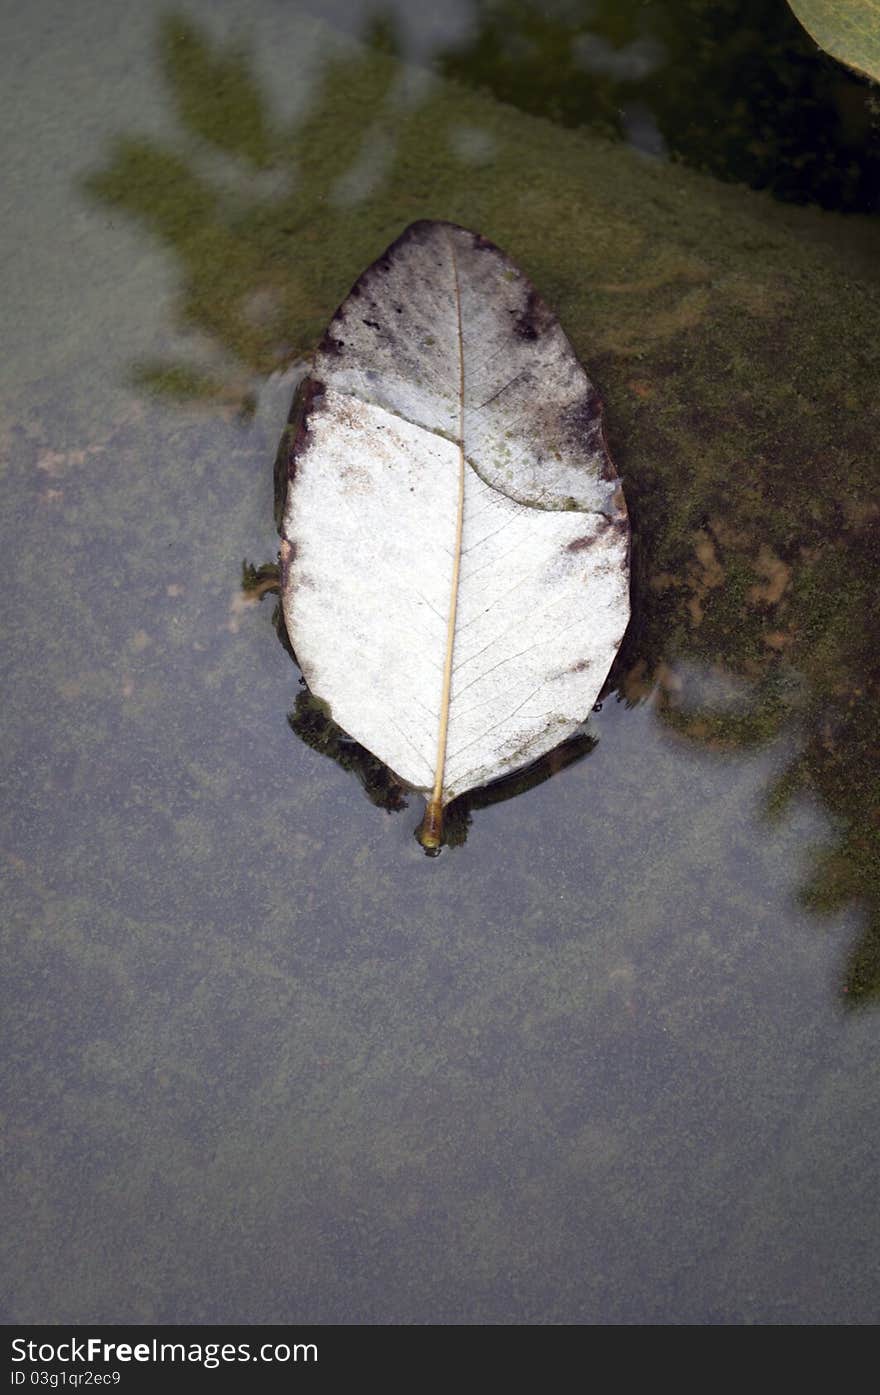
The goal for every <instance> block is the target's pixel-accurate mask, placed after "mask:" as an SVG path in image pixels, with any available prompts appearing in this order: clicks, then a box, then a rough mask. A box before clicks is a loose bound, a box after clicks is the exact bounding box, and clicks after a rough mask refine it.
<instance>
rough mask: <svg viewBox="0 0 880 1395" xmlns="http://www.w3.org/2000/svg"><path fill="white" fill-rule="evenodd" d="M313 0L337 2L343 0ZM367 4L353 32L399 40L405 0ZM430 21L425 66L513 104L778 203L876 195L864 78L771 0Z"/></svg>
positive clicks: (564, 2)
mask: <svg viewBox="0 0 880 1395" xmlns="http://www.w3.org/2000/svg"><path fill="white" fill-rule="evenodd" d="M313 8H314V9H315V12H316V13H326V12H327V10H328V8H329V10H330V13H331V14H333V17H334V20H337V19H338V22H340V23H345V17H346V15H350V14H351V5H350V3H349V0H336V3H334V0H329V5H328V0H322V3H321V4H320V5H317V4H316V5H315V6H314V7H313ZM337 10H338V14H337ZM369 14H370V18H369V19H368V21H367V22H366V24H365V25H364V26H362V27H363V35H362V37H363V38H364V39H365V40H366V41H367V42H369V43H371V44H373V45H374V46H376V47H378V48H382V49H384V50H385V51H386V52H388V53H391V54H394V55H395V56H397V57H406V56H408V52H409V50H410V49H411V48H412V47H413V43H412V40H413V38H414V37H415V36H414V34H413V29H414V23H413V19H412V16H411V15H410V14H408V12H407V3H406V0H397V3H396V4H395V3H388V0H385V3H384V4H383V3H378V4H377V5H376V6H375V8H374V9H373V10H372V11H371V12H369ZM349 22H350V21H349ZM438 28H439V32H438V33H436V34H434V35H433V36H432V42H431V54H430V61H431V63H432V67H433V68H434V70H435V71H436V72H438V73H441V74H442V75H443V76H444V77H449V78H454V79H456V80H457V81H459V82H465V83H467V84H468V85H470V86H473V87H477V88H480V89H482V90H484V91H485V90H488V91H490V92H491V93H492V94H493V96H495V97H497V98H498V99H499V100H500V101H502V102H509V103H510V104H511V105H512V106H515V107H519V108H520V109H521V110H523V111H529V112H533V113H534V114H535V115H537V116H544V117H549V118H550V119H551V120H553V121H556V122H559V123H560V124H562V125H564V126H571V127H576V126H586V127H589V128H590V129H592V130H594V131H596V132H597V133H600V134H602V135H606V136H609V137H611V138H613V139H620V140H624V141H626V142H627V143H628V144H630V145H632V146H634V147H635V148H636V149H639V150H641V151H643V152H644V153H645V154H650V155H660V156H669V157H671V158H672V159H676V160H681V161H682V162H683V163H685V164H687V165H690V166H691V167H692V168H694V169H701V170H706V171H707V172H709V173H711V174H714V175H716V176H717V177H718V178H720V179H725V180H730V181H732V182H734V183H743V184H748V185H749V186H750V187H751V188H753V189H769V190H770V191H771V192H772V193H773V194H775V195H776V196H777V197H778V198H781V199H785V200H788V201H791V202H794V203H817V204H820V205H821V206H822V207H824V208H836V209H840V210H844V211H848V212H870V211H873V210H876V209H877V208H878V189H880V100H878V96H877V90H876V88H875V87H874V86H873V85H872V84H871V83H870V82H868V81H866V80H864V79H862V78H860V77H858V76H856V75H855V74H854V73H852V72H851V71H849V70H848V69H846V68H844V67H842V66H841V64H839V63H837V62H835V60H834V59H833V58H831V57H829V56H828V55H826V54H823V53H821V52H820V51H818V50H817V47H816V44H815V42H814V41H813V40H812V39H811V37H810V36H809V35H808V34H807V32H806V31H805V30H804V28H803V27H802V26H801V25H800V24H799V23H798V21H797V19H795V17H794V15H793V14H792V12H791V10H790V9H789V7H788V5H787V4H786V3H780V4H767V0H663V2H662V3H656V0H655V2H654V3H652V0H647V3H646V0H552V2H551V3H549V4H547V3H543V4H536V3H535V0H472V4H471V5H470V16H469V18H468V19H466V20H465V19H462V17H460V16H459V17H458V22H457V23H456V24H449V25H447V32H446V33H444V31H443V26H442V24H439V25H438ZM450 29H451V30H453V32H448V31H449V30H450ZM455 30H457V31H458V32H454V31H455Z"/></svg>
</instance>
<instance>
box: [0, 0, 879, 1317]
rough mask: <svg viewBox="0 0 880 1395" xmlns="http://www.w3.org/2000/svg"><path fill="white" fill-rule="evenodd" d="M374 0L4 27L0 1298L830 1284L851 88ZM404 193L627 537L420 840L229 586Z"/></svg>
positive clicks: (761, 54)
mask: <svg viewBox="0 0 880 1395" xmlns="http://www.w3.org/2000/svg"><path fill="white" fill-rule="evenodd" d="M413 8H414V7H406V6H403V5H398V6H396V7H394V6H391V7H386V8H385V9H384V11H382V13H381V14H379V15H378V17H377V15H376V14H375V13H372V12H371V10H370V7H369V6H367V5H366V4H364V5H356V4H353V3H345V4H343V3H332V4H328V5H324V6H318V5H312V6H297V5H293V4H285V3H281V0H260V3H258V4H255V5H253V6H251V7H250V8H249V10H248V14H247V18H246V20H245V19H244V18H243V12H242V10H241V7H240V6H238V5H236V4H234V3H232V0H228V3H226V2H225V0H224V3H221V4H217V3H211V4H208V3H207V0H205V2H204V3H195V0H193V2H192V3H186V4H184V5H181V6H180V7H179V8H177V9H176V10H174V11H171V12H169V11H168V10H167V9H166V7H165V6H164V5H163V6H160V5H158V4H152V3H148V4H143V3H140V4H138V5H135V4H133V3H130V0H122V3H120V0H115V3H113V4H110V3H109V2H108V0H105V3H94V2H93V3H90V4H83V5H80V6H77V7H70V6H67V5H62V4H61V3H53V0H42V3H40V4H37V5H33V6H31V7H28V8H27V9H24V8H21V7H19V6H16V5H6V6H4V7H3V10H2V23H3V33H4V43H3V45H2V50H0V51H2V64H3V70H4V71H3V82H2V87H0V91H2V93H3V96H2V102H3V104H4V107H5V117H6V127H7V131H8V133H9V134H8V136H7V157H6V164H7V168H6V176H5V178H4V187H3V195H2V204H0V222H2V228H3V239H2V241H3V267H2V278H3V298H4V307H5V332H4V344H5V352H4V354H3V356H2V364H0V413H2V419H0V444H2V462H3V495H2V499H3V508H2V527H3V557H4V560H5V562H6V580H5V586H4V599H5V607H4V621H5V635H4V654H5V658H6V662H5V664H4V672H5V676H6V680H7V682H6V688H5V694H4V705H3V737H4V739H3V765H4V777H5V778H4V785H5V792H6V798H5V801H4V812H3V816H2V841H0V852H2V860H3V874H4V891H3V904H4V913H3V922H2V923H3V930H4V939H5V949H4V956H5V970H6V971H5V974H4V988H3V994H4V999H5V1029H4V1030H5V1036H6V1042H7V1049H6V1051H5V1053H4V1055H5V1063H6V1064H5V1079H4V1111H5V1113H4V1136H3V1148H4V1160H3V1171H4V1177H5V1179H6V1186H5V1188H4V1192H5V1197H4V1206H5V1207H6V1208H8V1214H7V1217H6V1219H5V1221H4V1224H3V1226H2V1235H3V1241H2V1245H3V1250H4V1255H3V1264H2V1272H3V1274H4V1276H5V1279H4V1282H5V1285H6V1291H5V1294H4V1299H3V1316H4V1320H6V1321H44V1322H62V1321H86V1320H91V1321H105V1322H106V1321H110V1320H115V1321H132V1322H152V1321H165V1322H186V1321H198V1320H204V1321H211V1322H223V1321H234V1320H238V1321H242V1322H247V1321H286V1320H291V1321H317V1322H428V1321H439V1322H475V1321H487V1322H594V1323H595V1322H606V1323H607V1322H639V1321H649V1322H743V1321H746V1322H793V1321H812V1322H819V1321H830V1322H845V1321H849V1322H868V1321H872V1320H874V1319H875V1318H876V1315H877V1308H878V1300H880V1259H878V1255H880V1243H878V1242H880V1233H878V1221H877V1214H876V1207H874V1206H873V1204H871V1201H870V1198H872V1197H873V1194H874V1190H875V1182H876V1158H877V1150H878V1143H880V1139H878V1133H880V1126H878V1122H877V1121H878V1109H877V1106H878V1102H880V1101H878V1095H880V1089H878V1087H880V1069H878V1064H877V1062H878V1052H877V1032H878V1019H877V1017H876V1013H875V1010H874V1003H875V1002H876V998H877V995H878V992H880V921H878V897H880V879H878V848H877V836H878V834H877V829H878V824H877V808H878V793H877V765H876V750H875V742H874V733H875V731H876V717H877V678H876V638H877V635H876V627H877V622H876V618H875V612H876V604H875V596H876V532H875V530H876V520H877V512H878V511H877V507H876V502H875V501H876V458H875V442H876V439H877V434H878V430H880V423H878V420H877V414H878V407H877V402H876V400H875V399H876V392H875V384H876V377H877V367H878V364H877V357H878V354H877V349H876V334H875V327H876V323H877V311H878V299H880V296H878V286H877V275H876V271H877V265H878V263H877V243H878V235H880V234H878V223H877V222H876V220H875V219H874V217H872V216H871V215H872V210H873V208H874V206H875V195H876V188H877V185H876V182H875V173H876V170H877V158H878V157H877V148H876V125H875V124H872V122H874V115H873V114H872V112H873V109H872V108H871V105H870V101H869V94H868V89H867V88H866V87H865V86H864V85H863V84H861V83H859V82H858V81H856V80H855V79H852V78H849V77H848V76H847V75H846V74H845V73H843V72H842V71H841V70H839V69H837V68H836V67H835V66H834V65H833V64H832V63H831V61H830V60H828V59H825V58H823V57H822V55H820V54H817V53H816V52H815V49H814V47H812V46H811V45H810V44H809V43H808V42H807V43H806V44H804V41H803V39H802V36H800V31H799V30H798V29H797V26H796V24H794V22H793V21H790V22H789V21H788V20H787V19H786V22H785V25H784V26H783V27H782V28H780V27H779V26H778V25H777V26H776V27H773V28H772V32H771V30H770V29H765V30H762V29H761V27H760V25H759V24H758V23H757V21H755V22H752V17H751V11H752V9H754V7H747V8H749V15H750V21H749V25H747V26H741V27H740V29H737V27H736V25H735V24H734V23H733V21H731V22H730V26H729V28H730V34H727V33H726V31H725V33H716V34H714V35H711V36H710V37H709V39H706V38H705V36H703V39H701V41H700V43H695V42H693V38H694V36H693V34H692V33H690V32H689V31H688V32H687V33H685V32H684V30H683V26H685V25H686V23H687V24H691V25H692V24H694V23H696V22H697V21H696V20H695V19H694V16H695V15H697V16H699V15H700V14H701V13H703V11H701V9H700V7H699V6H693V5H690V6H685V5H679V4H676V3H673V0H670V3H668V4H666V5H662V6H661V5H642V6H636V5H624V6H617V7H615V9H614V11H613V13H612V11H611V7H609V6H604V5H600V4H594V5H589V4H580V5H577V4H573V3H572V4H559V5H551V6H547V5H542V6H540V7H535V6H529V5H527V4H518V5H517V4H512V5H509V6H507V7H506V9H505V7H504V6H502V5H488V4H483V5H476V4H474V3H471V0H456V3H454V4H449V5H444V6H443V7H442V8H441V7H438V9H437V11H436V13H435V12H434V11H432V10H430V8H429V7H427V8H425V10H424V14H423V15H422V18H421V22H420V23H419V24H418V25H415V24H413V22H412V17H411V16H412V10H413ZM714 10H715V12H716V14H721V15H722V16H727V18H728V19H729V16H730V10H731V7H730V6H726V5H724V6H715V7H714ZM420 12H421V7H420ZM508 12H509V13H508ZM725 22H726V21H725ZM786 26H788V27H786ZM722 28H723V26H722ZM502 31H503V35H504V36H505V37H504V38H503V41H502ZM731 36H732V37H731ZM728 42H729V43H730V44H732V45H733V49H734V50H735V52H733V53H731V52H730V51H729V50H728V48H727V47H726V45H727V44H728ZM743 44H745V47H746V49H747V51H748V52H749V53H750V54H751V55H753V56H754V57H755V63H754V64H753V67H752V69H751V70H750V71H751V72H752V81H751V85H749V84H746V85H745V87H744V88H743V90H742V92H741V93H740V94H739V95H738V97H737V100H736V102H733V101H731V102H727V103H726V104H725V103H720V104H719V108H718V110H717V111H716V110H714V109H713V108H712V105H711V102H710V100H709V97H708V95H707V96H706V99H705V101H704V103H703V106H704V108H705V110H706V111H707V112H708V113H709V114H708V115H707V116H706V120H705V121H703V122H702V124H701V123H698V122H696V118H695V112H696V111H697V109H698V107H699V103H698V102H697V96H698V95H699V91H700V84H701V83H702V84H703V88H702V90H703V92H704V93H705V94H709V93H710V92H713V93H714V92H715V91H716V90H717V89H718V87H719V82H720V79H719V77H718V74H719V73H724V74H727V78H726V80H727V82H728V83H730V82H732V81H733V79H732V78H731V77H730V74H731V72H732V71H733V68H732V67H731V64H732V63H733V62H734V60H735V59H736V61H740V62H741V59H742V47H743ZM737 45H739V46H738V47H737ZM695 52H698V53H699V54H701V55H702V56H701V63H702V64H703V66H702V67H701V66H699V65H695V66H688V63H687V55H688V54H689V53H695ZM560 55H561V56H560ZM737 55H738V57H737ZM759 60H760V61H759ZM761 64H763V67H762V66H761ZM737 71H742V67H740V69H738V70H737ZM553 73H555V74H556V77H555V79H553V80H551V76H550V75H551V74H553ZM685 75H686V76H687V77H688V82H685V81H684V77H685ZM688 84H690V85H688ZM774 84H776V85H777V86H778V87H779V88H780V90H784V91H785V92H786V93H787V94H788V96H789V99H790V105H789V106H787V107H785V108H784V111H783V113H782V116H781V117H780V119H779V120H778V121H776V124H775V125H774V124H773V123H772V122H771V121H770V120H769V118H768V117H767V110H768V109H769V108H770V107H773V106H774V103H773V102H772V101H771V100H770V98H769V97H768V95H767V94H768V92H769V93H770V95H771V96H772V94H773V91H774V90H775V88H774ZM722 90H726V89H724V88H722ZM676 92H678V93H679V94H680V98H679V101H678V105H676V100H675V97H674V94H675V93H676ZM866 94H868V95H866ZM722 108H723V110H722ZM777 108H778V103H777ZM724 111H727V112H732V113H733V116H732V119H731V123H730V125H729V126H725V125H724V122H723V119H722V117H723V112H724ZM798 123H800V124H798ZM795 128H796V129H797V130H798V131H799V133H800V134H799V136H798V137H795V136H794V135H793V134H792V131H793V130H794V129H795ZM817 133H818V134H817ZM745 184H750V185H752V186H753V188H755V189H760V190H763V191H764V192H762V193H754V192H750V191H749V190H748V189H746V188H745V187H744V186H745ZM774 196H775V197H774ZM810 203H814V204H817V205H821V209H820V208H818V207H803V206H802V205H805V204H810ZM841 210H842V211H841ZM418 217H448V218H451V219H453V220H454V221H457V222H460V223H463V224H465V225H466V226H471V227H474V228H478V229H479V230H480V231H482V232H484V233H485V234H486V235H487V236H489V237H491V238H493V240H495V241H497V242H499V243H500V244H501V245H502V246H504V247H505V249H506V250H507V251H509V252H510V253H511V255H513V256H514V257H515V259H516V260H517V262H518V263H519V264H520V265H521V266H522V267H523V268H524V270H525V271H526V272H527V273H529V274H530V275H531V276H532V278H533V279H534V280H535V281H536V283H537V284H538V285H539V287H540V288H541V290H542V291H543V292H544V294H545V295H546V297H547V299H548V301H549V302H550V304H551V305H552V306H553V308H554V309H555V310H556V311H557V312H558V314H559V316H560V319H561V320H562V323H563V325H564V326H565V328H566V329H567V330H568V332H569V334H570V336H571V338H572V340H573V342H574V344H575V347H576V348H577V350H578V352H579V353H580V354H581V356H582V357H583V359H584V361H585V363H586V364H587V367H588V370H589V371H590V372H591V374H592V375H593V376H594V378H595V380H596V382H597V383H598V385H599V387H600V389H601V391H602V393H603V396H604V397H605V400H606V409H607V418H608V430H609V439H610V444H611V449H612V452H613V453H614V455H615V459H616V461H617V464H618V467H619V469H620V470H621V473H622V474H623V476H624V480H625V486H626V489H627V495H628V499H629V502H630V507H631V511H632V514H633V520H634V529H635V550H634V598H633V599H634V621H633V624H632V627H631V630H630V634H629V637H628V640H627V642H626V644H625V646H624V650H623V652H622V654H621V656H620V660H619V662H618V664H617V665H616V666H615V670H614V672H613V674H612V677H611V682H610V685H609V692H608V694H607V695H606V697H605V700H604V702H603V704H602V707H601V710H599V711H597V712H596V713H594V714H593V715H592V716H591V718H590V720H589V725H588V728H586V729H585V733H584V737H583V739H582V740H581V741H580V743H579V744H577V746H576V747H573V748H571V749H570V750H569V751H568V752H563V753H561V755H560V756H559V757H558V758H557V759H556V760H555V761H554V762H550V763H549V764H548V765H547V766H546V767H544V768H542V769H541V770H539V771H536V772H534V774H533V775H532V776H531V777H530V778H529V779H527V780H524V781H521V782H520V783H519V784H518V785H517V784H514V785H513V786H508V787H506V788H504V789H502V790H500V791H494V792H492V791H490V792H487V794H486V795H485V796H484V797H482V798H481V799H476V800H474V801H473V802H472V805H471V806H470V807H469V808H467V809H464V810H460V811H459V818H458V822H457V824H456V826H455V839H454V842H455V845H454V846H452V847H450V848H448V849H446V850H445V851H444V853H443V854H442V856H440V857H439V858H437V859H436V860H433V861H432V860H428V859H426V858H425V857H424V856H423V855H422V853H421V851H420V849H419V847H418V845H417V844H416V842H415V840H414V838H413V830H414V828H415V826H416V824H417V823H418V820H419V818H420V816H421V809H420V808H419V807H417V806H418V804H419V801H418V800H417V799H411V800H410V801H409V804H408V805H407V806H406V807H403V808H400V807H393V806H395V805H399V804H400V800H399V799H396V800H395V799H394V798H393V797H389V791H388V786H387V782H385V783H383V779H382V776H381V772H378V773H377V771H376V770H375V769H374V768H372V767H370V766H369V764H366V763H364V761H363V760H362V759H361V757H360V755H359V753H358V752H357V751H355V750H353V749H352V748H351V746H350V744H349V743H347V742H346V741H345V740H344V738H343V737H342V736H341V735H340V734H339V733H338V732H334V731H333V730H331V729H329V728H327V727H326V726H325V725H322V723H321V722H320V721H319V720H316V719H315V714H314V713H313V712H310V709H309V703H308V697H307V695H305V694H304V693H303V690H302V688H301V687H300V685H299V682H298V672H297V670H296V668H295V665H294V664H293V663H292V661H291V658H290V656H289V654H288V653H287V651H286V650H285V648H284V647H283V645H282V644H280V643H279V642H278V636H277V634H276V630H275V627H274V625H273V618H272V606H273V598H272V596H271V594H267V595H265V596H264V597H263V598H262V599H260V598H259V597H260V591H259V590H257V591H254V590H246V589H243V588H242V584H241V582H242V570H243V569H242V562H243V560H244V561H246V562H247V563H248V564H249V565H250V567H251V568H254V567H257V568H258V567H259V566H260V565H261V564H264V563H267V564H268V563H271V562H272V561H273V560H274V557H275V551H276V547H277V538H276V534H275V531H274V526H273V481H272V462H273V457H274V453H275V448H276V445H277V441H278V438H279V436H280V434H281V430H282V427H283V424H284V420H285V416H286V412H287V408H288V405H289V399H290V396H291V391H292V386H293V384H294V382H295V381H296V378H297V375H298V374H299V373H301V371H302V362H303V356H304V355H306V354H307V353H308V350H309V347H310V345H311V344H313V343H314V342H315V339H316V337H317V336H318V334H319V333H320V331H321V330H322V328H323V326H324V325H325V324H326V322H327V321H328V320H329V318H330V315H331V314H332V311H333V310H334V308H335V306H336V305H337V303H338V302H339V300H340V299H341V298H342V296H343V295H344V294H345V293H346V291H347V289H348V287H349V285H350V284H351V282H352V281H353V279H354V278H355V277H356V276H357V274H358V273H359V272H360V271H361V270H362V269H363V267H364V266H365V265H366V264H367V263H368V262H369V261H371V260H372V259H373V258H374V257H375V256H376V255H377V254H378V253H379V252H380V251H381V250H382V249H383V247H384V246H385V245H386V244H387V243H388V242H389V241H390V240H391V238H392V237H394V236H395V235H396V234H397V233H398V232H399V231H400V230H401V228H402V227H403V226H404V225H405V224H406V223H407V222H409V221H411V220H412V219H414V218H418ZM251 575H253V572H251ZM365 795H366V796H367V797H365ZM501 796H503V797H501ZM389 806H392V807H389Z"/></svg>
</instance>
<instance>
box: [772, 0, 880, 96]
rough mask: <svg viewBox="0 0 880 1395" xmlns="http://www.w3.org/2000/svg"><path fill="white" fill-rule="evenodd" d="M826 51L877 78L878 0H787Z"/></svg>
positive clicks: (879, 53)
mask: <svg viewBox="0 0 880 1395" xmlns="http://www.w3.org/2000/svg"><path fill="white" fill-rule="evenodd" d="M788 3H789V5H790V6H791V8H792V9H793V10H794V13H795V14H796V16H797V18H798V19H799V20H800V22H801V24H802V25H803V26H804V28H805V29H806V31H807V33H808V34H810V35H811V36H812V37H813V38H814V39H815V40H816V43H817V44H818V45H819V47H820V48H824V50H825V52H826V53H830V54H831V56H832V58H836V59H837V60H838V62H840V63H846V64H847V65H848V66H849V67H850V68H855V70H856V72H857V73H864V74H865V75H866V76H867V77H869V78H873V79H874V81H875V82H880V0H788Z"/></svg>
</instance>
